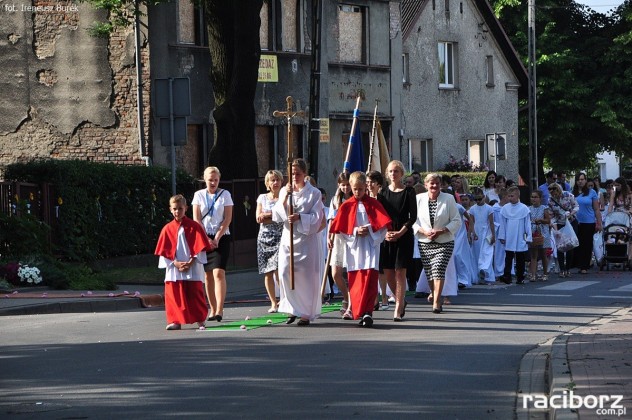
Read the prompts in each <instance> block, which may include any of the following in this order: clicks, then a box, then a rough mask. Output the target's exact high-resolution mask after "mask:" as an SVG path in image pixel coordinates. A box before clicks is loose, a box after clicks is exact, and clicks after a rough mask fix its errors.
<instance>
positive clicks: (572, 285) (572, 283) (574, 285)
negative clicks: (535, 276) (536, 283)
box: [538, 280, 599, 291]
mask: <svg viewBox="0 0 632 420" xmlns="http://www.w3.org/2000/svg"><path fill="white" fill-rule="evenodd" d="M597 283H599V282H598V281H579V280H568V281H565V282H562V283H558V284H552V285H550V286H544V287H539V288H538V289H540V290H565V291H569V290H577V289H581V288H582V287H588V286H592V285H593V284H597Z"/></svg>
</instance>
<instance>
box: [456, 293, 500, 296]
mask: <svg viewBox="0 0 632 420" xmlns="http://www.w3.org/2000/svg"><path fill="white" fill-rule="evenodd" d="M459 294H460V295H477V296H495V295H496V293H484V292H459Z"/></svg>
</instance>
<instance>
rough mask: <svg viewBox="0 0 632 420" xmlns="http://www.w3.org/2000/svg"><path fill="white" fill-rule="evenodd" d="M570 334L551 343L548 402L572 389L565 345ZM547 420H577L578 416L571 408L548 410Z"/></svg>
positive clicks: (551, 408)
mask: <svg viewBox="0 0 632 420" xmlns="http://www.w3.org/2000/svg"><path fill="white" fill-rule="evenodd" d="M570 336H571V333H564V334H562V335H560V336H558V337H557V338H555V340H554V341H553V344H552V345H551V357H550V358H549V366H548V367H549V375H548V379H549V390H550V391H549V401H550V397H553V396H558V397H559V398H561V397H562V396H563V395H564V393H568V391H569V390H570V389H572V386H573V385H572V382H573V380H572V377H571V371H570V366H569V364H568V353H567V351H566V344H567V342H568V338H569V337H570ZM549 418H550V419H555V420H578V419H579V414H578V413H577V411H576V410H573V409H571V408H555V407H550V408H549Z"/></svg>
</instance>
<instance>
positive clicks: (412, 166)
mask: <svg viewBox="0 0 632 420" xmlns="http://www.w3.org/2000/svg"><path fill="white" fill-rule="evenodd" d="M408 170H409V171H411V172H412V171H417V172H429V171H431V170H432V139H408Z"/></svg>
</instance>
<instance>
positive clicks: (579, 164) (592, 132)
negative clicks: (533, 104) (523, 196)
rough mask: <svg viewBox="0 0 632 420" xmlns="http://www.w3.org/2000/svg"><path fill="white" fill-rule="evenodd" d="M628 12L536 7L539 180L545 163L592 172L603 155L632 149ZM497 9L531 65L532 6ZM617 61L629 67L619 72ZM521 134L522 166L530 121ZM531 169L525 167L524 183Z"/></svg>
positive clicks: (508, 0)
mask: <svg viewBox="0 0 632 420" xmlns="http://www.w3.org/2000/svg"><path fill="white" fill-rule="evenodd" d="M629 5H630V0H627V1H626V3H625V4H624V5H622V6H621V7H620V11H619V12H618V13H615V14H613V15H611V16H606V15H603V14H600V13H596V12H594V11H592V10H590V9H588V8H586V7H585V6H582V5H578V4H577V3H575V2H574V1H572V0H562V1H552V0H538V1H537V11H536V38H537V39H536V49H537V50H536V68H537V108H538V157H539V159H540V162H539V167H540V168H541V169H540V173H542V167H543V166H544V165H545V163H546V165H547V166H549V167H553V168H556V169H571V170H576V169H580V168H589V167H591V166H592V163H593V162H594V160H595V156H596V154H597V153H598V152H600V151H603V150H616V151H618V152H619V153H621V152H622V151H624V150H625V149H626V148H628V149H629V147H630V142H631V137H630V127H631V126H630V118H629V116H630V105H629V100H628V101H626V100H625V98H626V95H628V96H627V98H629V93H630V92H629V89H630V70H628V69H629V68H630V65H629V63H630V61H629V60H630V58H631V57H630V29H629V28H630V24H629V21H628V23H627V24H625V23H623V19H622V16H623V15H624V14H625V13H623V12H621V9H626V8H627V10H628V11H629V9H630V7H629ZM494 7H495V10H496V12H497V14H498V16H499V19H500V21H501V23H502V24H503V27H504V28H505V30H506V32H507V34H508V35H509V37H510V39H511V40H512V43H513V44H514V46H515V47H516V49H517V51H518V52H519V54H520V55H521V56H522V57H524V58H525V60H526V58H527V34H526V33H527V2H519V1H516V0H496V1H495V2H494ZM626 27H627V29H626ZM626 31H627V36H626V35H625V33H626ZM616 39H618V40H619V41H614V40H616ZM615 60H619V61H621V60H624V63H625V64H626V65H621V64H616V65H615V63H616V61H615ZM525 62H526V61H525ZM625 83H628V84H627V85H626V86H625V87H622V85H623V84H625ZM520 130H521V136H520V138H521V139H522V140H521V157H522V159H521V160H526V159H527V158H528V156H529V154H528V152H527V144H526V142H527V139H528V131H527V130H528V121H527V116H526V115H521V117H520ZM522 168H524V169H525V170H524V171H523V170H522ZM527 168H528V165H526V162H521V174H523V176H524V174H525V172H527V171H528V169H527Z"/></svg>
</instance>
